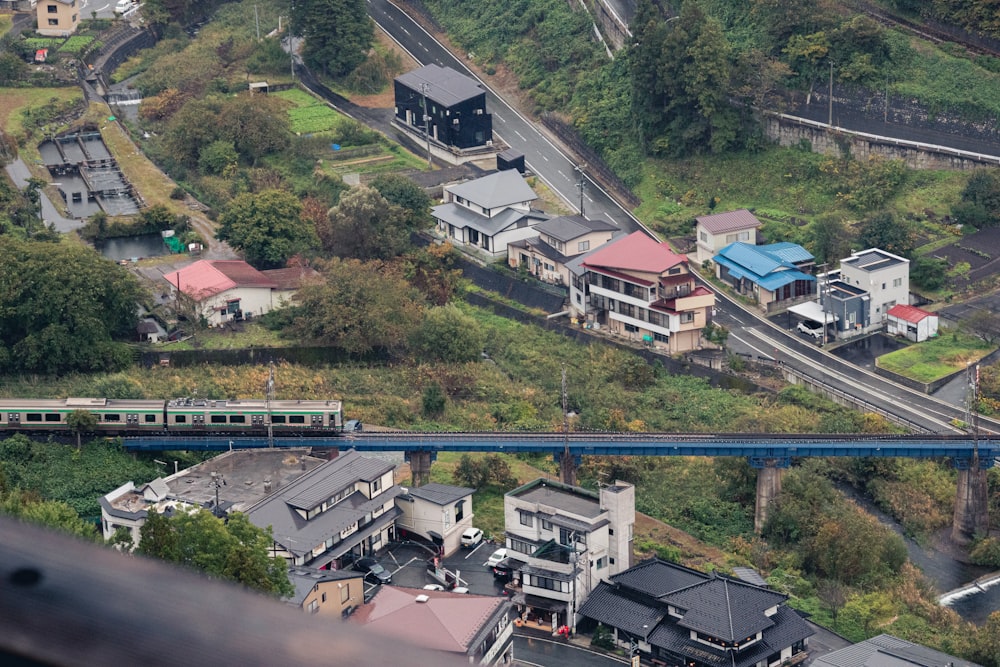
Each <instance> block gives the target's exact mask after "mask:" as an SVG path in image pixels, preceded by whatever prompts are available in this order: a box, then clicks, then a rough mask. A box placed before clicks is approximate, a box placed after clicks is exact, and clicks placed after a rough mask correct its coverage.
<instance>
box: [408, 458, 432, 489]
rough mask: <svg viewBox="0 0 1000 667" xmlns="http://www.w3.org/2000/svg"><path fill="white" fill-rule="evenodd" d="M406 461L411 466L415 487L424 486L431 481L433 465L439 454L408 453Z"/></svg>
mask: <svg viewBox="0 0 1000 667" xmlns="http://www.w3.org/2000/svg"><path fill="white" fill-rule="evenodd" d="M403 456H404V459H405V460H406V461H407V462H408V463H409V464H410V474H411V476H412V477H413V486H423V485H424V484H427V483H428V482H430V481H431V463H433V462H434V459H436V458H437V454H435V453H434V452H427V451H415V452H406V453H405V454H404V455H403Z"/></svg>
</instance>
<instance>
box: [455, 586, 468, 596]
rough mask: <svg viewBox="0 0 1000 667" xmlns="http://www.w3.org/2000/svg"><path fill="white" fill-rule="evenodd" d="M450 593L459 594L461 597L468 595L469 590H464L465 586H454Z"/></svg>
mask: <svg viewBox="0 0 1000 667" xmlns="http://www.w3.org/2000/svg"><path fill="white" fill-rule="evenodd" d="M451 592H452V593H460V594H462V595H468V593H469V589H468V588H466V587H465V586H455V587H454V588H453V589H451Z"/></svg>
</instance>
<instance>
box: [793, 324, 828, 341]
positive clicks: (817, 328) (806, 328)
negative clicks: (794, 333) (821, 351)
mask: <svg viewBox="0 0 1000 667" xmlns="http://www.w3.org/2000/svg"><path fill="white" fill-rule="evenodd" d="M798 330H799V331H801V332H802V333H804V334H807V335H809V336H812V337H813V338H821V337H822V336H823V325H822V324H817V323H815V322H799V326H798Z"/></svg>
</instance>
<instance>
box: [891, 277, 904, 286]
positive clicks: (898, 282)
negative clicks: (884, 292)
mask: <svg viewBox="0 0 1000 667" xmlns="http://www.w3.org/2000/svg"><path fill="white" fill-rule="evenodd" d="M892 286H893V287H902V286H903V279H902V278H896V279H895V280H893V281H892Z"/></svg>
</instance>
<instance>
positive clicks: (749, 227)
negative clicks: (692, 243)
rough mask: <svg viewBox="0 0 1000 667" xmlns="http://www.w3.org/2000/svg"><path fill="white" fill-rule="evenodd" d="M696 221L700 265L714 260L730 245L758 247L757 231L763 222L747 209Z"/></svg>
mask: <svg viewBox="0 0 1000 667" xmlns="http://www.w3.org/2000/svg"><path fill="white" fill-rule="evenodd" d="M695 220H696V223H695V238H696V240H697V241H696V247H697V249H698V254H697V255H696V257H697V260H698V264H704V263H705V260H709V259H712V258H713V257H715V256H716V255H717V254H719V251H720V250H722V249H723V248H724V247H726V246H727V245H729V244H730V243H738V242H739V243H749V244H750V245H757V230H758V229H760V226H761V222H760V220H758V219H757V217H756V216H755V215H754V214H753V213H751V212H750V211H748V210H746V209H745V208H741V209H739V210H738V211H726V212H725V213H715V214H713V215H703V216H700V217H698V218H695Z"/></svg>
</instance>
